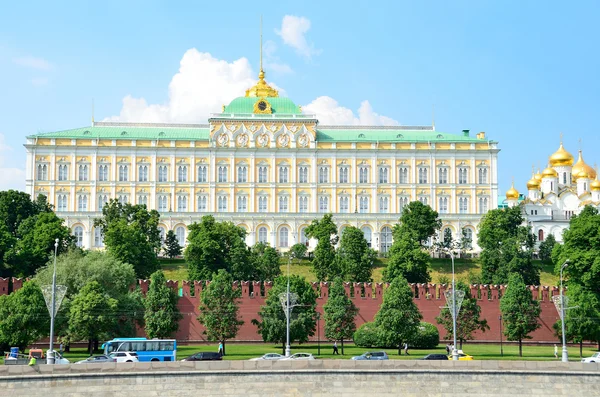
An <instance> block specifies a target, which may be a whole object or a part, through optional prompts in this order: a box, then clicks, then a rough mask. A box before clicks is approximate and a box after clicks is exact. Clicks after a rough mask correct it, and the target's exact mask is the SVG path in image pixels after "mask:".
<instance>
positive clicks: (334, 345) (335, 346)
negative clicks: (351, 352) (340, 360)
mask: <svg viewBox="0 0 600 397" xmlns="http://www.w3.org/2000/svg"><path fill="white" fill-rule="evenodd" d="M333 354H338V355H339V354H340V352H338V348H337V342H336V341H334V342H333Z"/></svg>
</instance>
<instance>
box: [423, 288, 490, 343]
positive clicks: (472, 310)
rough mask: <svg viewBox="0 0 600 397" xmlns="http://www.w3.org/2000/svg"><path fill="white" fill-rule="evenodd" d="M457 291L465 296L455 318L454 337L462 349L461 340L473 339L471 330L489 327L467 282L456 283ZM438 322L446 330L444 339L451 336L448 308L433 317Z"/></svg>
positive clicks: (450, 314) (450, 318)
mask: <svg viewBox="0 0 600 397" xmlns="http://www.w3.org/2000/svg"><path fill="white" fill-rule="evenodd" d="M456 290H457V291H459V290H460V291H464V292H465V297H464V299H463V301H462V305H461V307H460V311H459V312H458V316H457V319H456V339H458V340H459V343H460V348H461V349H462V345H463V342H464V341H466V340H470V339H473V332H475V331H482V332H485V331H486V330H488V329H490V327H489V326H488V323H487V320H486V319H482V318H481V307H480V306H479V305H478V304H477V299H476V297H473V296H471V289H470V288H469V285H468V284H465V283H464V282H462V281H459V282H457V283H456ZM435 319H436V321H437V323H438V324H441V325H442V326H443V327H444V329H445V330H446V335H445V337H444V339H450V338H452V333H453V330H454V329H453V322H452V313H451V312H450V310H449V309H448V308H443V309H442V311H441V312H440V315H439V316H438V317H436V318H435Z"/></svg>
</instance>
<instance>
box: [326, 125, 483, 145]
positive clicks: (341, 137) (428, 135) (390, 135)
mask: <svg viewBox="0 0 600 397" xmlns="http://www.w3.org/2000/svg"><path fill="white" fill-rule="evenodd" d="M317 141H318V142H361V141H362V142H444V141H447V142H489V140H486V139H477V138H476V137H474V136H469V135H464V134H447V133H444V132H439V131H432V130H422V131H419V130H405V129H390V128H382V129H378V128H372V127H371V128H370V127H365V128H364V129H358V128H352V129H343V128H339V129H338V128H335V129H328V128H327V127H325V128H322V129H321V128H318V129H317Z"/></svg>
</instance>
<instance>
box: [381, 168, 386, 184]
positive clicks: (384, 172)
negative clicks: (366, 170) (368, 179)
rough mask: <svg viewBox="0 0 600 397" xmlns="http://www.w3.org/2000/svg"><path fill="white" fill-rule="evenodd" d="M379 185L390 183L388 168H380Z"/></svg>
mask: <svg viewBox="0 0 600 397" xmlns="http://www.w3.org/2000/svg"><path fill="white" fill-rule="evenodd" d="M379 183H388V169H387V167H379Z"/></svg>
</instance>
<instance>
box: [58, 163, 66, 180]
mask: <svg viewBox="0 0 600 397" xmlns="http://www.w3.org/2000/svg"><path fill="white" fill-rule="evenodd" d="M68 171H69V166H68V165H66V164H63V165H59V166H58V180H59V181H66V180H67V178H68Z"/></svg>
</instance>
